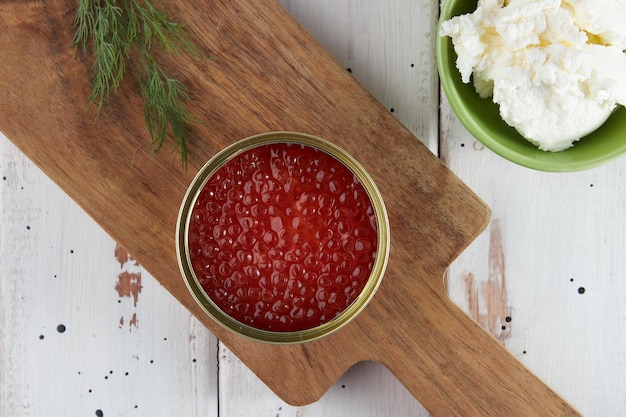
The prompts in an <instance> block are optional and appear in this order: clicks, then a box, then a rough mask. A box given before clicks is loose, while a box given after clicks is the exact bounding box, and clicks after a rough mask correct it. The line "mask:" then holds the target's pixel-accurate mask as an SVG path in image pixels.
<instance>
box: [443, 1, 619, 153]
mask: <svg viewBox="0 0 626 417" xmlns="http://www.w3.org/2000/svg"><path fill="white" fill-rule="evenodd" d="M589 3H591V4H592V6H593V7H591V6H589ZM598 3H610V2H607V1H605V2H602V1H601V0H596V1H591V2H586V1H584V0H568V1H567V2H566V1H561V0H541V1H536V0H511V1H508V2H504V1H503V0H482V1H479V2H478V7H477V9H476V11H475V12H474V13H471V14H466V15H463V16H457V17H454V18H452V19H450V20H448V21H446V22H444V23H443V24H442V30H441V35H442V36H450V37H451V38H452V41H453V44H454V49H455V52H456V53H457V61H456V64H457V68H458V69H459V72H460V73H461V78H462V81H463V82H464V83H469V82H470V81H473V84H474V88H475V89H476V91H477V93H478V94H479V95H480V96H481V97H483V98H488V97H492V99H493V101H494V102H495V103H497V104H498V105H499V108H500V115H501V117H502V118H503V120H504V121H505V122H507V123H508V124H509V125H511V126H513V127H514V128H516V129H517V130H518V131H519V132H520V134H521V135H522V136H524V137H525V138H526V139H528V140H529V141H530V142H532V143H534V144H535V145H537V146H538V147H539V148H540V149H542V150H545V151H553V152H556V151H561V150H564V149H567V148H569V147H570V146H572V144H573V143H574V142H575V141H577V140H579V139H580V138H581V137H583V136H585V135H586V134H588V133H591V132H592V131H593V130H595V129H597V128H598V127H599V126H600V125H602V124H603V123H604V122H605V121H606V119H607V118H608V117H609V116H610V115H611V113H612V112H613V110H614V109H615V107H616V105H617V104H624V103H626V82H625V81H623V80H622V78H623V77H622V76H621V75H620V74H624V73H626V55H625V54H624V53H623V48H622V47H621V46H616V45H612V44H610V43H609V42H612V40H611V39H617V38H619V36H617V35H615V33H617V30H613V29H611V30H605V31H602V30H599V29H598V27H599V26H602V27H605V26H603V25H602V24H601V23H598V22H602V21H607V22H609V23H610V22H612V21H613V20H612V19H617V20H616V21H620V20H621V21H624V20H625V19H626V8H622V9H619V10H614V9H613V8H610V10H611V13H614V14H615V16H619V17H617V18H616V17H613V16H612V17H611V18H602V17H593V16H591V15H590V13H591V12H592V11H593V10H592V9H597V8H598V7H599V6H598ZM583 6H584V7H583ZM602 16H603V15H602ZM603 19H604V20H603ZM578 22H587V24H586V26H585V27H584V28H583V27H581V26H580V25H579V23H578ZM609 23H607V25H608V24H609ZM606 27H608V26H606ZM611 27H612V26H611ZM621 32H624V33H623V34H624V35H626V30H624V29H622V30H621ZM625 39H626V36H625ZM594 41H597V42H601V43H593V42H594Z"/></svg>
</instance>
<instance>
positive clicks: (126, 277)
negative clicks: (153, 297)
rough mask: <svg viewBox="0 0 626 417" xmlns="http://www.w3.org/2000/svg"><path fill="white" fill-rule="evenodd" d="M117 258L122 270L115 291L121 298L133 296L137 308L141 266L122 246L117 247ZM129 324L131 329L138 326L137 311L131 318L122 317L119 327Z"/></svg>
mask: <svg viewBox="0 0 626 417" xmlns="http://www.w3.org/2000/svg"><path fill="white" fill-rule="evenodd" d="M115 259H117V261H118V262H119V263H120V272H119V273H118V275H117V282H116V283H115V291H117V294H118V296H119V298H120V299H122V298H125V297H127V298H132V300H133V309H136V308H137V302H138V301H139V293H141V289H142V284H141V273H142V271H141V266H140V265H139V263H138V262H137V261H136V260H135V259H133V257H132V256H130V254H129V253H128V252H127V251H126V250H125V249H123V248H122V247H121V246H119V245H116V247H115ZM126 323H127V324H128V326H129V328H130V330H132V329H133V328H135V329H136V328H137V323H138V319H137V312H136V311H133V312H132V315H131V316H130V318H125V317H124V316H122V317H120V321H119V327H120V328H122V327H124V324H126Z"/></svg>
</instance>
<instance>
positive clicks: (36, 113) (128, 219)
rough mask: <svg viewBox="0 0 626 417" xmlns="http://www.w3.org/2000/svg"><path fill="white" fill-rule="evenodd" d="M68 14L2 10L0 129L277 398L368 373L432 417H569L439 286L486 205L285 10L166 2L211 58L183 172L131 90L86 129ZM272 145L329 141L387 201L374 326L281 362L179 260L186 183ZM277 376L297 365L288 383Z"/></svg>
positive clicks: (22, 7)
mask: <svg viewBox="0 0 626 417" xmlns="http://www.w3.org/2000/svg"><path fill="white" fill-rule="evenodd" d="M72 4H73V3H72V2H70V1H62V0H56V1H50V2H46V3H43V2H19V3H8V4H3V5H2V6H0V25H1V27H0V29H2V33H3V35H2V37H0V51H1V52H0V62H2V63H3V64H2V65H3V66H5V67H4V68H5V70H3V73H4V72H6V74H7V76H6V77H2V80H1V81H0V89H1V90H2V91H3V93H4V94H5V96H4V97H3V101H2V103H0V128H1V129H2V130H3V131H4V132H5V133H6V134H7V136H8V137H9V138H11V140H13V141H14V143H16V144H17V146H18V147H20V149H21V150H22V151H23V152H24V153H26V154H27V155H28V156H29V157H30V158H31V159H32V160H33V161H34V162H35V163H37V164H38V165H39V166H41V167H42V169H43V170H44V172H46V173H47V174H48V175H49V176H50V177H51V178H53V179H54V180H55V181H56V182H57V183H58V184H59V185H60V186H61V187H62V188H63V189H64V190H65V191H66V192H67V193H68V194H69V195H71V196H72V197H73V198H74V199H75V200H76V201H77V202H78V204H79V205H80V206H82V207H83V208H84V209H85V210H86V211H87V212H88V213H89V214H90V215H91V216H92V217H93V218H94V220H95V221H96V222H98V223H99V224H100V225H102V226H103V228H104V229H105V230H106V231H107V232H108V233H109V234H111V236H112V237H113V238H115V239H116V240H117V241H118V242H120V244H121V245H122V246H123V247H125V248H128V249H129V250H130V252H131V253H132V254H133V256H134V257H135V258H136V259H138V260H139V261H140V262H141V264H142V265H143V266H145V267H146V268H147V269H148V270H149V271H150V272H151V273H152V274H153V275H154V276H155V277H156V278H157V279H158V280H159V281H160V282H161V283H162V284H163V285H164V286H165V287H166V288H167V289H168V290H169V291H170V292H171V293H172V294H173V295H175V296H176V297H177V298H179V300H180V301H181V302H182V303H183V304H184V305H185V306H186V307H187V308H189V309H190V310H191V311H192V312H194V313H195V314H196V315H198V317H199V319H200V320H201V321H202V322H203V323H204V324H205V325H207V327H209V328H210V329H211V330H212V331H213V332H215V334H216V335H217V336H218V337H219V338H220V339H221V340H223V341H224V342H225V343H226V344H227V345H228V346H229V347H230V348H231V349H232V350H233V351H234V352H235V353H236V354H237V355H238V356H239V357H240V358H241V359H242V360H243V361H244V362H245V363H246V364H247V365H248V366H250V368H251V369H252V370H253V371H254V372H255V373H256V374H257V375H258V376H259V377H260V378H261V379H263V380H264V381H265V382H266V383H267V384H268V385H269V386H270V387H272V388H273V389H274V390H275V391H276V392H277V393H278V394H279V395H280V396H282V397H283V398H285V399H286V400H287V401H288V402H291V403H294V404H304V403H307V402H311V401H313V400H316V399H317V398H319V397H320V396H321V395H322V394H323V393H324V392H325V391H326V389H327V388H328V387H329V386H330V385H331V384H332V383H333V382H334V381H335V380H337V379H338V378H339V376H340V375H341V374H343V373H344V372H345V370H346V369H347V368H348V367H350V366H351V365H353V364H354V363H355V362H357V361H359V360H365V359H373V360H378V361H381V362H383V363H384V364H385V365H386V366H387V367H389V368H390V369H391V370H392V372H394V374H395V375H396V376H397V377H398V378H399V379H400V380H401V381H402V382H403V383H404V384H405V386H407V388H408V389H409V390H410V391H411V392H412V393H413V394H414V395H416V397H417V398H418V399H419V400H420V402H421V403H422V404H424V406H425V407H426V408H427V409H429V411H431V412H432V413H433V414H435V415H494V414H496V413H499V414H501V415H516V414H518V415H542V414H543V413H546V412H550V413H551V414H554V415H575V411H574V410H572V409H571V408H570V407H569V406H568V405H567V404H566V403H565V402H564V401H563V400H561V399H560V398H559V397H558V396H556V395H555V394H554V393H553V392H552V391H551V390H550V389H549V388H547V387H546V386H545V385H544V384H542V383H541V382H540V381H539V380H538V379H537V378H536V377H534V376H533V375H532V374H531V373H530V372H528V371H527V370H526V369H525V368H524V367H522V366H521V365H520V364H519V363H518V362H517V361H515V360H514V359H513V358H512V357H511V356H510V355H509V354H508V353H507V352H506V351H505V350H504V348H502V346H501V345H500V344H498V343H497V342H496V341H495V340H494V339H493V338H491V337H490V336H489V335H488V334H487V333H485V332H484V331H483V330H482V329H481V328H480V327H479V326H478V325H477V324H475V323H474V322H472V321H471V320H469V319H468V318H467V316H465V315H464V314H463V313H461V312H460V310H459V309H458V308H456V306H454V305H453V303H452V302H451V301H450V300H449V299H448V297H447V296H446V294H445V288H444V284H443V279H442V277H443V274H444V272H445V270H446V268H447V267H448V265H449V264H450V263H451V262H452V260H453V259H455V258H456V257H457V256H458V255H459V253H460V252H461V251H462V250H463V249H464V248H465V247H466V246H467V245H468V244H469V243H470V242H471V241H472V240H473V239H474V238H475V237H476V236H477V235H478V234H479V233H480V231H482V229H483V228H484V227H485V225H486V221H487V218H488V209H487V208H486V206H485V205H484V204H483V203H482V202H481V201H480V200H479V199H478V198H477V197H476V196H475V195H474V194H473V193H471V192H470V191H469V189H468V188H467V187H466V186H465V185H464V184H463V183H462V182H461V181H459V180H458V178H457V177H456V176H454V175H453V174H452V173H451V171H450V170H449V169H448V168H446V167H445V166H444V165H443V164H442V163H441V162H440V161H438V160H437V159H436V158H435V157H434V156H433V155H432V154H431V153H430V152H429V151H428V149H427V148H426V147H424V146H423V145H421V144H420V143H419V142H418V141H417V140H416V139H415V138H414V137H413V136H412V135H411V134H410V133H409V132H408V131H407V130H406V129H405V128H404V127H402V126H401V125H400V124H399V122H398V121H397V120H396V119H395V118H394V117H392V116H391V115H390V114H389V112H388V111H387V110H386V109H385V108H384V107H382V106H381V105H380V104H379V103H377V102H376V101H375V100H374V99H373V98H372V96H371V95H370V94H369V93H367V92H366V91H365V90H364V89H362V88H361V87H360V86H359V85H358V84H357V83H356V82H355V81H354V79H352V78H351V77H350V76H349V75H348V74H347V73H346V72H345V71H344V70H343V68H341V67H340V66H338V65H337V63H336V62H335V61H334V60H333V59H332V58H331V57H330V55H328V54H327V53H326V52H325V51H324V50H323V49H322V48H321V47H320V46H319V44H317V43H316V42H315V41H314V40H313V38H312V37H311V36H310V35H309V34H308V33H306V32H305V31H303V30H302V29H301V28H300V26H299V25H298V24H297V23H296V22H295V21H294V20H293V19H292V18H291V17H290V16H289V15H288V14H287V13H286V12H285V11H284V10H283V9H281V8H280V7H278V5H277V4H276V3H274V2H270V1H263V2H257V3H255V4H254V5H251V4H247V3H245V2H228V3H222V2H211V3H209V2H201V3H194V4H189V3H182V4H179V3H168V6H169V8H171V9H172V12H173V13H174V14H175V15H177V16H184V19H183V20H184V21H185V23H186V24H187V27H188V28H189V31H190V33H191V34H192V36H193V37H194V38H195V39H196V40H197V41H198V43H200V44H201V46H202V47H203V48H204V49H205V51H206V53H207V54H208V55H211V56H212V58H213V59H212V60H210V61H193V60H185V61H184V64H183V66H184V68H185V72H184V79H185V80H186V81H187V82H188V83H189V84H190V86H191V87H192V90H193V91H195V92H196V97H195V99H196V101H195V105H194V109H195V110H196V113H198V114H199V115H200V117H201V118H202V119H204V120H206V121H207V124H206V125H201V126H197V127H195V128H194V129H193V131H192V136H193V137H194V138H195V139H194V140H192V142H191V143H190V146H191V149H192V157H191V160H190V161H189V172H187V173H185V172H182V171H181V169H180V167H179V166H178V163H177V161H176V159H175V158H172V157H171V155H167V154H166V153H164V152H163V151H162V152H160V153H159V154H158V155H157V156H156V157H155V158H151V156H150V152H149V148H148V147H147V146H146V145H147V139H146V137H145V133H144V131H143V127H142V120H141V118H140V117H139V116H138V114H139V112H138V111H137V110H136V109H138V108H139V106H140V104H139V103H138V98H137V97H138V95H137V94H136V85H135V84H134V83H132V82H128V83H127V84H126V85H125V87H126V88H125V89H124V92H123V93H121V94H119V95H117V96H116V97H115V98H114V99H113V100H112V101H111V102H110V103H109V106H108V107H107V109H106V110H105V111H103V113H102V114H101V116H100V118H99V120H98V121H97V124H93V123H92V122H91V121H90V120H89V119H87V118H84V117H80V116H79V115H80V112H81V110H82V108H83V103H84V102H85V99H86V96H87V94H88V89H89V86H88V82H86V80H87V79H88V74H89V70H88V68H89V65H88V63H87V62H85V61H76V60H74V59H73V52H72V51H71V50H69V48H68V47H67V45H69V42H70V39H71V33H70V32H69V31H68V30H67V29H68V28H70V27H71V19H72V13H73V9H72ZM16 57H19V59H16ZM17 66H19V68H18V67H17ZM251 80H254V82H251ZM42 98H44V99H42ZM73 115H76V116H75V117H73ZM270 130H298V131H304V132H307V133H310V134H315V135H319V136H322V137H324V138H326V139H329V140H331V141H333V142H335V143H337V144H338V145H340V146H342V147H343V148H345V149H346V150H347V151H348V152H350V153H351V154H352V155H353V156H355V157H356V158H357V159H358V160H360V161H361V162H362V163H363V165H364V166H365V167H366V168H367V170H368V171H369V172H370V174H371V175H372V176H373V178H374V179H375V181H376V182H377V184H378V186H379V188H381V190H382V194H383V198H384V199H385V201H386V203H387V205H388V207H389V211H390V213H389V214H390V222H391V229H392V240H393V243H392V248H391V255H390V266H389V269H388V273H387V274H386V277H385V280H384V281H383V284H382V286H381V289H380V290H379V294H377V296H376V298H375V299H374V301H373V302H372V303H371V305H370V306H369V307H368V309H367V310H366V312H365V313H364V314H362V315H361V316H359V317H358V319H356V320H355V321H354V322H353V323H352V324H351V325H350V326H348V327H346V328H345V329H344V330H342V331H341V332H338V333H336V334H334V335H331V336H330V337H328V338H325V339H322V340H320V341H317V342H313V343H310V344H306V345H300V346H289V347H280V348H279V347H276V346H267V345H259V344H255V343H252V342H247V341H244V340H242V339H240V338H237V337H234V336H233V335H231V334H229V333H226V332H224V331H223V330H222V329H220V328H218V327H216V326H215V325H214V324H213V323H212V322H210V321H208V320H207V319H206V318H204V317H202V315H201V313H200V312H199V309H198V308H197V307H196V306H195V305H194V303H193V301H192V300H191V297H190V296H189V295H188V293H187V291H186V289H185V288H184V285H183V283H182V280H181V279H180V278H179V276H178V275H179V274H178V270H177V266H176V260H175V256H174V250H173V248H174V245H173V236H174V233H173V231H174V227H175V221H176V212H177V209H178V205H179V203H180V200H181V198H182V195H183V193H184V191H185V188H186V184H187V183H188V182H189V180H190V178H191V175H192V174H193V173H194V172H195V171H197V169H198V168H199V167H200V166H201V164H202V163H203V162H204V161H205V160H206V159H208V158H209V157H210V156H211V155H212V154H214V153H215V152H216V150H217V149H220V148H222V147H223V146H225V145H227V144H229V143H232V142H233V141H234V140H236V139H239V138H243V137H245V136H248V135H251V134H255V133H259V132H263V131H270ZM381 139H384V140H381ZM397 172H402V173H403V175H401V176H399V175H395V173H397ZM442 190H444V191H443V192H442ZM415 207H419V208H420V210H419V211H417V212H416V211H415V210H414V208H415ZM416 253H417V254H419V255H418V256H415V254H416ZM420 255H421V256H420ZM399 317H400V318H404V319H398V318H399ZM390 340H393V341H394V343H393V345H390V344H389V341H390ZM275 363H289V364H290V366H288V367H284V368H283V369H281V372H280V373H279V374H278V373H276V370H275V369H274V364H275ZM303 376H306V378H307V385H306V387H302V385H301V384H300V381H301V380H302V378H303Z"/></svg>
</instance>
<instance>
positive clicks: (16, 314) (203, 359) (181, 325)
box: [0, 134, 217, 417]
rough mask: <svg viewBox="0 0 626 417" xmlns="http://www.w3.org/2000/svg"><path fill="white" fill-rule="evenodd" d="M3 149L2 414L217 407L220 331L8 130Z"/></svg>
mask: <svg viewBox="0 0 626 417" xmlns="http://www.w3.org/2000/svg"><path fill="white" fill-rule="evenodd" d="M0 150H1V155H2V156H1V159H0V173H1V174H2V182H1V183H0V201H1V204H0V207H1V211H0V224H1V225H2V226H1V227H2V233H1V236H2V237H1V241H0V242H1V245H2V246H1V247H0V254H2V256H1V257H0V259H1V264H0V265H1V267H0V303H1V304H0V323H1V328H0V416H7V417H9V416H44V415H46V416H79V415H81V416H90V415H96V414H95V413H96V410H101V411H102V413H103V415H104V416H133V415H136V416H143V415H150V416H164V417H165V416H173V415H185V416H210V415H213V416H215V415H217V340H216V339H215V338H214V337H213V336H211V335H210V333H209V332H208V331H207V330H206V329H205V328H204V327H203V326H201V325H200V324H199V323H198V322H197V320H195V319H194V318H192V317H191V315H190V314H189V313H188V312H187V311H186V310H185V309H184V308H183V307H182V306H181V305H180V304H179V303H178V302H177V301H176V300H174V298H173V297H172V296H171V295H170V294H169V293H167V291H165V290H164V289H163V288H162V287H161V286H160V284H159V283H158V282H157V281H156V280H155V279H154V278H152V277H151V276H150V275H149V274H148V273H147V272H146V271H145V270H143V269H142V268H141V267H140V266H138V265H136V263H135V261H134V260H133V259H132V258H130V259H129V258H127V257H128V254H127V253H126V252H125V251H124V250H123V249H121V248H118V247H117V246H116V244H115V242H114V241H113V240H112V239H111V238H110V237H109V236H108V235H106V234H105V233H104V232H103V231H102V229H100V228H99V227H98V226H97V225H96V224H95V223H94V222H93V221H92V220H91V219H90V218H89V217H88V216H87V215H86V214H85V213H84V212H83V211H82V210H81V209H80V208H79V207H78V206H77V205H76V204H74V202H73V201H71V200H70V199H69V198H68V197H67V196H66V195H65V194H64V193H63V192H62V191H61V190H60V189H59V188H58V187H56V186H55V185H54V184H53V183H52V182H51V181H50V180H49V179H48V178H47V177H46V176H45V175H44V174H43V173H42V172H41V171H40V170H38V169H37V168H36V167H34V166H33V164H32V163H31V162H30V161H29V160H27V159H26V158H25V157H24V156H23V155H22V154H21V153H20V152H19V151H18V150H17V149H15V147H14V146H13V145H12V144H11V143H10V142H9V141H8V140H7V139H6V138H5V137H4V136H2V135H1V134H0ZM59 325H62V326H64V330H63V329H61V328H58V326H59ZM61 330H63V331H61Z"/></svg>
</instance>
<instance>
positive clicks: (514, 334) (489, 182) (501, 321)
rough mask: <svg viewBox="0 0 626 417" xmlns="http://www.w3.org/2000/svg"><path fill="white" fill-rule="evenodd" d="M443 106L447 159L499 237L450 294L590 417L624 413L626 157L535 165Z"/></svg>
mask: <svg viewBox="0 0 626 417" xmlns="http://www.w3.org/2000/svg"><path fill="white" fill-rule="evenodd" d="M443 109H444V111H443V115H442V119H441V120H442V137H443V140H442V148H441V154H442V157H443V159H444V161H445V162H446V163H447V164H448V165H449V166H450V167H451V168H452V169H453V171H455V172H456V173H457V175H459V176H460V177H461V179H463V180H464V181H465V182H466V183H467V184H468V185H469V186H470V187H471V188H472V189H473V190H475V191H476V192H477V194H478V195H479V196H481V197H482V198H483V199H484V200H485V201H486V202H487V203H488V204H489V205H490V207H491V208H492V221H491V224H490V226H489V230H487V232H486V233H484V234H483V235H482V236H481V237H480V238H479V239H478V240H477V241H476V242H474V244H472V246H471V247H470V248H469V249H468V250H467V251H466V252H464V253H463V254H462V255H461V257H460V258H459V259H458V260H457V261H456V262H455V263H454V264H453V265H452V267H451V268H450V270H449V273H448V289H449V294H450V296H451V298H452V299H453V300H454V301H455V302H456V303H457V304H458V305H459V306H461V307H462V308H463V309H464V310H465V311H467V312H468V313H469V314H471V315H472V316H473V317H474V318H476V319H477V320H478V321H479V322H480V323H481V324H482V325H483V326H485V327H486V328H487V329H488V330H489V331H490V332H491V333H492V334H493V335H494V336H495V337H497V338H498V339H500V340H501V341H502V342H503V343H504V345H505V346H506V347H507V348H508V349H509V350H510V351H511V352H512V353H513V354H514V355H515V356H516V357H517V358H518V359H520V360H521V361H522V362H523V363H524V364H525V365H527V366H528V367H529V368H530V369H531V370H532V371H533V372H535V373H536V374H537V375H538V376H539V377H540V378H542V379H543V380H544V381H546V382H547V383H548V384H549V385H550V386H551V387H553V388H554V389H555V390H556V391H557V392H558V393H559V394H561V395H562V396H563V397H564V398H565V399H567V400H568V401H569V402H570V403H571V404H572V405H574V406H575V407H576V408H577V409H578V410H580V411H581V412H582V413H583V414H584V415H586V416H602V417H604V416H607V417H609V416H623V415H624V410H626V378H624V375H625V374H626V360H625V359H624V358H625V357H626V311H625V310H624V308H623V306H624V305H626V260H625V259H626V256H625V255H626V189H625V188H624V185H625V184H626V158H622V159H621V160H618V161H614V162H612V163H609V164H607V165H605V166H603V167H600V168H596V169H592V170H589V171H583V172H577V173H565V174H555V173H545V172H539V171H534V170H530V169H527V168H523V167H520V166H517V165H515V164H513V163H511V162H508V161H506V160H504V159H502V158H500V157H498V156H496V155H495V154H494V153H493V152H491V151H490V150H488V149H485V148H484V147H483V146H482V145H480V144H479V143H478V142H476V140H475V139H474V138H473V137H471V136H470V135H469V133H468V132H467V131H466V130H465V129H464V128H463V127H462V125H461V124H460V122H459V121H458V120H457V119H456V118H455V117H454V115H453V114H452V113H451V111H450V108H449V106H448V105H447V103H445V102H444V105H443ZM472 278H473V282H472ZM579 289H580V290H579ZM490 290H491V294H489V291H490ZM583 290H584V292H583ZM581 292H582V293H581ZM507 317H509V318H510V322H508V321H507ZM502 326H504V328H503V327H502Z"/></svg>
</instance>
